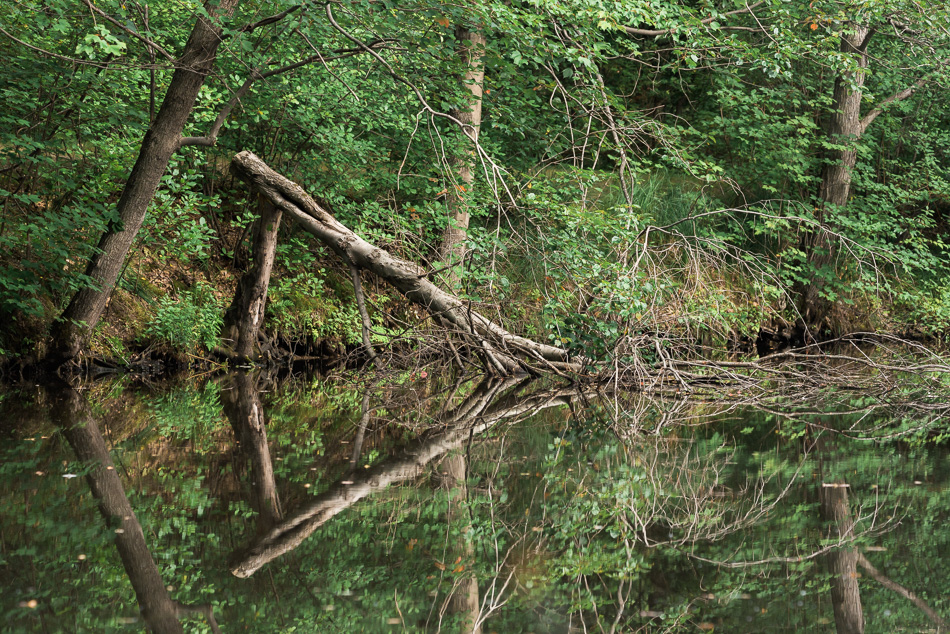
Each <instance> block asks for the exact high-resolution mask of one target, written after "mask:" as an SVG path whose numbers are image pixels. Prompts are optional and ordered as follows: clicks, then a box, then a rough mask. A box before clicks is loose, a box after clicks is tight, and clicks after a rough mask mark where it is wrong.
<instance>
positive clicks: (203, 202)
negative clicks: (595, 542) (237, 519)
mask: <svg viewBox="0 0 950 634" xmlns="http://www.w3.org/2000/svg"><path fill="white" fill-rule="evenodd" d="M31 2H32V0H30V1H27V2H26V3H25V4H24V3H20V4H17V5H15V6H10V7H5V8H3V9H0V27H2V29H3V30H2V32H0V52H2V53H3V54H4V58H5V59H6V60H8V63H7V64H6V65H5V67H4V68H3V69H2V71H0V94H3V96H4V102H5V103H7V104H9V106H10V107H9V108H8V110H7V111H6V112H4V113H2V114H0V198H2V208H0V323H2V324H3V326H2V328H0V373H2V379H3V380H7V381H9V380H17V379H19V378H20V377H27V376H29V377H34V378H40V377H44V376H47V377H48V376H58V375H69V374H77V373H78V374H87V375H95V374H101V373H113V372H124V371H131V372H133V373H136V372H138V373H143V374H156V373H157V374H161V373H163V372H167V371H172V370H178V369H188V368H194V369H198V370H201V371H207V370H209V369H213V368H217V367H224V366H229V367H234V366H237V365H246V364H248V363H252V364H253V363H257V364H275V363H277V364H280V363H284V364H286V363H291V362H292V361H293V360H295V359H296V360H298V361H300V360H303V361H320V362H323V363H327V362H334V360H338V361H339V362H342V363H350V364H353V363H364V362H376V363H383V362H386V363H392V362H393V359H395V360H397V361H398V360H400V359H405V358H406V357H407V356H412V355H419V356H420V357H421V358H430V357H433V356H438V357H441V358H442V359H445V360H448V361H449V362H450V363H453V364H454V365H455V366H456V367H457V368H458V369H459V370H460V371H464V370H465V369H466V367H467V366H469V365H477V366H479V367H480V368H481V369H482V370H483V371H485V372H488V373H491V374H497V375H502V376H504V375H510V374H520V373H525V372H527V373H532V374H550V375H552V376H558V377H560V378H566V379H570V380H575V381H600V382H609V381H613V382H614V383H615V384H618V385H619V384H621V383H624V384H627V385H630V386H636V387H639V386H641V385H648V384H651V382H655V381H659V383H662V384H664V385H665V384H667V383H668V384H670V385H679V386H680V388H683V389H685V388H686V387H687V386H688V385H689V384H690V383H691V382H695V381H699V382H703V381H710V380H725V378H723V377H730V378H729V379H728V380H733V378H734V375H736V374H737V368H739V367H742V368H743V369H744V371H747V373H748V374H749V375H756V374H757V373H766V374H767V373H768V372H775V371H776V370H775V368H774V367H771V366H772V365H774V364H775V363H777V362H779V361H781V362H782V363H786V362H787V366H788V367H787V368H786V367H785V366H783V369H782V370H781V371H783V372H784V371H786V370H788V371H790V372H792V370H791V367H792V366H794V364H795V363H800V362H802V359H804V358H805V357H808V359H809V361H810V362H811V361H814V358H815V357H819V356H821V357H828V361H829V364H830V363H831V361H830V360H832V359H834V358H835V355H836V354H838V355H840V354H843V355H844V356H847V357H848V358H849V359H850V360H851V361H853V362H855V363H865V364H866V365H868V364H873V363H883V364H884V365H885V366H893V369H894V371H895V372H904V371H908V372H910V371H913V370H914V369H915V368H919V367H921V364H923V366H925V367H931V366H933V364H937V365H940V363H941V362H939V361H938V360H937V359H938V356H937V355H936V353H934V352H932V350H939V349H941V346H943V345H944V344H945V342H946V340H947V337H948V336H950V276H948V272H950V251H948V248H947V246H946V245H947V238H948V235H950V229H948V227H947V213H948V211H950V185H948V183H950V172H948V170H950V157H948V156H947V148H948V147H950V143H948V142H947V139H948V136H947V135H948V134H950V123H948V122H950V109H948V106H947V104H948V103H950V102H948V101H947V100H946V99H945V98H944V96H945V86H946V85H947V82H946V80H947V79H948V73H950V32H948V30H947V28H946V26H945V24H946V23H947V20H944V18H948V15H947V7H946V6H945V5H943V4H934V3H926V2H925V3H904V2H900V1H898V0H888V2H884V3H878V4H876V5H875V6H874V7H870V6H866V4H862V3H853V4H852V3H844V4H840V3H839V4H840V6H839V4H834V3H829V4H828V6H824V5H821V6H818V5H816V4H815V3H811V4H809V5H808V6H807V7H805V6H802V7H798V6H795V7H790V6H789V4H788V3H786V2H779V1H778V0H775V1H772V0H764V1H762V2H758V3H755V4H754V5H746V6H738V5H737V6H735V7H731V6H723V7H719V8H715V9H709V13H708V14H707V13H703V12H698V11H699V10H698V9H696V8H695V7H691V6H687V5H686V4H683V3H677V2H672V3H665V4H664V8H663V10H658V9H657V7H655V6H651V5H643V6H641V5H640V4H638V3H636V2H631V3H625V4H622V5H620V6H618V7H616V11H615V13H612V14H604V12H603V11H602V10H600V9H598V7H597V6H595V5H590V4H587V3H585V2H583V1H579V2H573V1H572V2H569V3H556V4H552V5H544V6H533V5H532V6H528V5H525V6H520V5H519V6H510V5H506V4H502V5H496V4H494V3H490V2H487V3H482V4H473V5H471V6H466V7H464V8H462V7H451V8H450V7H445V6H443V5H438V6H436V5H428V4H426V3H425V2H421V3H415V4H413V5H412V7H409V8H408V9H407V10H406V11H403V12H399V14H398V15H396V14H388V13H387V14H386V15H382V14H378V12H374V11H369V12H368V13H367V12H363V11H356V10H353V9H352V8H349V7H345V6H336V5H334V4H332V3H331V4H327V5H322V6H321V7H316V6H309V5H307V4H294V3H285V2H283V0H279V1H275V2H274V3H272V4H273V5H274V6H273V7H270V6H269V5H268V6H269V8H270V9H273V11H272V12H270V11H269V10H268V11H263V9H262V8H261V7H258V6H257V5H253V6H252V5H248V4H247V3H245V2H243V1H242V0H225V1H224V2H220V3H217V4H215V5H213V6H212V5H210V4H209V5H208V7H206V8H205V9H204V10H203V11H194V12H192V11H191V9H183V8H181V7H180V6H178V5H175V4H170V3H165V2H159V3H157V4H155V5H154V6H151V5H150V6H149V7H147V8H144V7H139V6H138V5H137V4H134V3H133V5H126V4H124V3H119V2H112V3H106V4H105V5H102V6H98V5H96V6H94V5H92V4H90V3H87V6H86V9H88V10H83V11H80V12H79V13H76V12H75V11H74V10H73V9H74V7H72V5H71V3H69V2H54V3H52V4H49V3H46V4H44V5H43V6H40V5H39V4H37V5H36V6H35V7H34V8H35V9H36V10H35V11H34V13H36V16H33V18H35V19H31V20H26V21H25V20H24V19H23V18H24V16H25V15H26V14H25V13H23V12H24V11H27V10H28V8H29V7H31V6H33V5H32V3H31ZM667 5H668V6H667ZM409 9H411V10H409ZM703 11H705V10H703ZM383 13H385V12H383ZM31 15H32V14H31ZM661 16H662V17H661ZM895 20H897V21H898V22H899V23H900V24H901V25H903V26H902V27H901V28H892V27H893V24H894V21H895ZM288 33H289V34H290V35H289V36H288V35H287V34H288ZM222 46H223V48H222ZM727 69H728V70H727ZM314 236H315V237H316V239H314ZM898 340H903V342H904V343H905V344H906V346H905V348H906V350H907V351H912V352H908V353H907V355H906V356H905V355H903V353H902V354H897V357H900V358H902V359H903V360H902V361H900V362H895V363H896V364H895V363H892V361H883V362H880V361H873V362H870V361H866V360H863V357H864V353H863V352H861V351H860V346H862V345H871V346H876V347H878V348H881V349H886V350H890V348H891V347H893V346H894V345H896V342H897V341H898ZM832 342H843V344H844V347H845V348H847V349H848V351H846V352H843V353H841V352H840V346H839V347H838V350H839V352H836V353H829V352H827V351H828V350H830V349H831V348H832V347H833V346H832V345H831V344H832ZM931 349H932V350H931ZM920 354H923V355H924V356H925V357H926V359H925V360H923V361H922V360H921V359H920V358H917V357H918V356H919V355H920ZM377 356H381V357H384V359H380V360H377ZM737 364H745V365H737ZM766 367H770V369H768V370H766V369H765V368H766ZM933 367H936V366H933ZM940 367H941V368H942V367H943V366H942V365H941V366H940ZM941 371H942V370H941ZM657 377H662V378H661V379H658V378H657ZM710 377H712V378H710Z"/></svg>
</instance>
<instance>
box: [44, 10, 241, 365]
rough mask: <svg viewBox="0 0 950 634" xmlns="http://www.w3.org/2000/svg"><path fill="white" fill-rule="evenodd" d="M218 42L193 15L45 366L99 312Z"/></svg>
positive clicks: (87, 329) (74, 349)
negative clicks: (113, 217)
mask: <svg viewBox="0 0 950 634" xmlns="http://www.w3.org/2000/svg"><path fill="white" fill-rule="evenodd" d="M239 2H240V0H220V2H218V3H217V4H216V5H215V4H209V5H208V6H207V7H206V8H207V9H208V13H209V15H210V16H211V18H212V20H213V19H214V17H216V16H220V15H228V14H230V13H231V12H232V11H233V10H234V8H235V7H236V6H237V5H238V3H239ZM220 43H221V28H220V27H219V26H218V25H216V24H214V23H213V22H211V21H209V20H208V19H207V18H205V17H199V18H198V21H197V23H196V24H195V27H194V29H193V30H192V32H191V36H190V37H189V38H188V43H187V44H186V45H185V49H184V52H183V53H182V56H181V58H180V59H179V60H178V66H177V69H176V70H175V74H174V75H173V76H172V81H171V84H169V86H168V92H167V93H165V99H164V101H162V106H161V109H160V110H159V111H158V115H157V116H156V117H155V123H154V125H153V126H152V127H151V128H150V129H149V131H148V132H146V133H145V139H144V140H143V141H142V147H141V149H140V150H139V156H138V159H137V160H136V161H135V166H134V167H133V168H132V173H131V174H129V179H128V181H127V182H126V185H125V189H124V190H123V192H122V196H121V197H120V198H119V202H118V203H117V205H116V211H117V213H118V216H119V220H118V221H117V222H113V223H111V224H110V226H109V228H108V229H107V230H106V232H105V233H104V234H103V235H102V237H101V238H100V239H99V244H98V251H97V253H96V254H95V255H94V256H93V257H92V258H91V259H90V260H89V263H88V265H87V266H86V275H87V276H89V278H91V280H92V282H93V286H86V287H84V288H81V289H79V290H78V291H77V292H76V294H75V295H73V297H72V299H71V300H70V302H69V305H68V306H67V307H66V310H65V311H63V314H62V315H60V317H59V319H58V320H57V322H56V323H55V324H54V327H53V333H52V341H51V343H50V349H49V353H48V354H47V361H48V362H49V363H50V364H53V365H60V364H62V363H65V362H66V361H69V360H70V359H73V358H75V357H76V356H77V355H78V354H79V353H80V352H81V351H82V348H83V347H84V346H85V345H86V343H87V342H88V340H89V337H90V336H91V334H92V332H93V330H94V329H95V327H96V324H97V323H98V321H99V318H100V317H101V316H102V311H103V310H105V307H106V304H107V303H108V300H109V295H110V294H111V293H112V289H113V287H114V286H115V283H116V280H117V279H118V276H119V272H120V271H121V270H122V265H123V263H124V262H125V258H126V256H127V255H128V252H129V249H130V248H131V246H132V243H133V241H134V240H135V236H136V234H137V233H138V231H139V228H140V227H141V226H142V221H143V220H144V219H145V214H146V212H147V210H148V206H149V203H151V201H152V198H153V196H154V195H155V190H156V189H157V188H158V185H159V183H160V182H161V178H162V175H163V174H164V173H165V169H166V168H167V167H168V161H169V160H170V159H171V157H172V154H174V153H175V151H176V150H178V147H179V142H180V140H181V135H182V130H183V129H184V127H185V123H187V121H188V117H189V116H190V115H191V111H192V109H193V108H194V105H195V99H196V98H197V97H198V90H199V89H200V88H201V85H202V84H203V83H204V81H205V78H206V77H207V76H208V74H209V72H210V71H211V68H212V67H213V66H214V62H215V56H216V55H217V51H218V46H219V45H220Z"/></svg>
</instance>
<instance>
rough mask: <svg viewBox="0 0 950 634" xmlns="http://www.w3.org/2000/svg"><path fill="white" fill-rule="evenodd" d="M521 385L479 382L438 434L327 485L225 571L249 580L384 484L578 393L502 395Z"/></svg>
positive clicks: (419, 471)
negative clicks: (506, 423)
mask: <svg viewBox="0 0 950 634" xmlns="http://www.w3.org/2000/svg"><path fill="white" fill-rule="evenodd" d="M522 381H523V379H522V378H516V377H509V378H506V379H495V380H487V381H485V382H483V383H482V384H481V385H479V386H478V388H476V390H475V391H474V393H473V394H472V395H471V396H469V397H468V398H467V399H465V401H464V402H463V403H462V404H461V405H459V406H458V407H457V408H456V409H454V410H452V411H451V412H449V413H448V414H446V415H445V416H443V417H441V418H440V419H439V420H438V421H437V422H438V423H440V424H441V426H442V427H441V428H442V429H443V430H444V431H442V432H440V433H437V434H433V435H430V436H427V437H424V438H423V439H422V440H420V441H418V442H416V443H415V444H413V445H411V446H410V447H409V448H408V449H406V450H405V451H403V452H401V453H400V454H398V455H395V456H392V457H391V458H388V459H386V460H383V461H382V462H380V463H378V464H376V465H374V466H372V467H371V468H369V469H364V470H362V471H359V472H357V473H353V474H350V475H346V476H344V477H343V478H341V479H340V480H338V481H337V482H335V483H333V484H331V485H330V487H329V489H328V490H327V491H325V492H324V493H322V494H320V495H318V496H316V497H315V498H313V500H312V501H310V502H309V503H307V504H306V505H304V506H303V507H302V508H300V509H298V510H297V511H296V512H295V513H293V514H292V515H290V516H289V517H287V518H286V519H284V520H283V521H282V522H281V523H280V524H279V525H277V526H275V527H274V528H273V529H272V530H270V531H269V532H268V533H267V534H266V535H264V536H263V537H261V538H260V539H258V540H257V541H256V542H255V543H254V544H252V545H251V547H250V548H248V549H247V550H246V551H244V552H243V553H239V554H237V558H236V560H235V562H234V564H233V565H232V567H231V572H232V573H233V574H234V575H235V576H237V577H242V578H244V577H250V576H251V575H253V574H254V573H255V572H257V571H258V570H259V569H260V568H261V567H262V566H264V565H266V564H267V563H269V562H271V561H273V560H274V559H277V558H278V557H280V556H281V555H283V554H285V553H288V552H290V551H292V550H293V549H294V548H296V547H297V546H299V545H300V544H301V543H303V541H304V540H305V539H306V538H307V537H309V536H310V535H311V534H312V533H313V531H315V530H316V529H317V528H319V527H320V526H322V525H323V524H325V523H326V522H328V521H329V520H330V519H332V518H333V517H334V516H335V515H336V514H337V513H340V512H341V511H343V510H344V509H346V508H349V507H350V506H352V505H353V504H355V503H356V502H358V501H359V500H361V499H363V498H365V497H368V496H370V495H373V494H375V493H377V492H379V491H382V490H384V489H385V488H386V487H388V486H389V485H390V484H393V483H396V482H401V481H403V480H408V479H410V478H415V477H418V476H420V475H422V473H423V471H424V468H425V466H426V465H428V464H429V463H431V462H432V461H434V460H436V459H437V458H439V457H440V456H443V455H445V454H446V453H447V452H449V451H451V450H452V449H456V448H458V447H461V446H462V445H463V444H464V443H466V442H468V441H469V440H470V439H472V438H474V437H477V436H478V435H479V434H481V433H482V432H484V431H485V430H487V429H489V428H491V427H492V426H494V425H495V424H497V423H498V422H500V421H502V420H506V419H515V422H517V421H518V420H522V419H524V418H527V417H529V416H531V415H533V414H535V413H537V412H539V411H541V410H543V409H546V408H548V407H554V406H557V405H565V404H567V403H569V402H571V400H572V399H574V398H576V397H577V396H578V395H580V394H581V389H580V388H576V387H575V388H564V389H557V390H547V391H543V392H540V393H537V394H532V395H530V396H518V395H514V394H509V395H506V396H502V395H503V393H504V392H505V391H507V390H508V389H509V388H513V387H515V386H516V385H519V384H520V383H522Z"/></svg>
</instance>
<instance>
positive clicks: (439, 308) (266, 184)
mask: <svg viewBox="0 0 950 634" xmlns="http://www.w3.org/2000/svg"><path fill="white" fill-rule="evenodd" d="M231 167H232V170H233V171H234V172H235V173H236V174H237V176H238V177H240V178H242V179H244V180H245V181H247V182H248V183H249V184H251V185H252V186H253V187H254V188H255V189H257V190H258V191H259V192H260V193H262V194H263V195H264V196H266V197H267V198H269V199H270V200H271V201H272V202H273V203H274V205H276V206H277V207H279V208H280V209H282V210H283V211H284V212H286V213H287V214H288V215H289V216H291V217H292V218H293V219H294V220H296V221H297V222H298V223H299V224H300V226H301V227H303V228H304V229H305V230H306V231H308V232H309V233H311V234H313V235H314V236H316V237H317V238H319V239H320V240H321V241H322V242H323V243H324V244H325V245H327V247H329V248H330V249H331V250H333V251H334V252H335V253H336V254H337V255H339V256H340V257H341V258H342V259H343V261H344V262H345V263H346V264H347V266H349V265H350V264H352V265H355V266H357V267H359V268H361V269H367V270H369V271H371V272H372V273H374V274H375V275H378V276H379V277H381V278H382V279H384V280H385V281H386V282H388V283H389V284H391V285H392V286H393V287H394V288H396V289H397V290H398V291H399V292H401V293H402V294H403V295H405V297H406V298H407V299H408V300H410V301H411V302H414V303H416V304H418V305H420V306H422V307H423V308H425V309H426V310H428V311H429V312H430V313H431V314H432V315H433V316H435V317H436V318H437V319H439V320H440V321H441V322H443V323H445V324H446V325H449V326H452V327H454V328H455V329H456V330H457V331H458V333H460V334H461V335H462V336H463V337H464V338H466V339H467V340H468V341H469V342H470V343H471V344H472V345H473V346H474V347H476V349H479V350H481V352H482V353H483V354H484V355H485V356H486V358H487V359H488V360H489V367H490V369H492V370H493V371H496V372H498V373H499V374H511V373H518V372H521V371H525V370H531V369H533V368H534V367H535V366H539V367H542V368H545V369H548V370H555V371H561V370H566V371H570V372H579V371H580V370H581V369H582V364H583V363H584V362H585V360H584V359H582V358H575V359H572V358H571V357H570V355H569V353H568V352H567V351H566V350H563V349H562V348H557V347H555V346H549V345H546V344H542V343H537V342H535V341H532V340H530V339H526V338H524V337H519V336H517V335H514V334H512V333H510V332H508V331H507V330H505V329H504V328H502V327H501V326H500V325H498V324H496V323H494V322H492V321H491V320H489V319H487V318H486V317H483V316H482V315H480V314H479V313H477V312H475V311H474V310H472V309H471V307H470V306H469V305H467V304H466V303H465V302H463V301H462V300H460V299H459V298H457V297H455V296H454V295H452V294H450V293H447V292H445V291H443V290H442V289H440V288H438V287H437V286H436V285H435V284H433V283H432V282H430V281H429V280H428V274H427V273H426V272H425V271H424V270H423V269H421V268H420V267H418V266H416V265H415V264H412V263H411V262H407V261H405V260H402V259H400V258H397V257H395V256H393V255H391V254H390V253H388V252H387V251H385V250H383V249H380V248H379V247H376V246H374V245H372V244H370V243H368V242H366V241H365V240H363V239H362V238H360V237H359V236H358V235H356V234H355V233H353V232H352V231H350V230H349V229H348V228H347V227H345V226H344V225H343V224H341V223H340V222H339V221H338V220H337V219H336V218H334V217H333V216H332V215H330V213H329V212H327V211H326V210H325V209H323V207H321V206H320V205H319V204H317V202H316V201H315V200H313V198H311V197H310V196H309V195H308V194H307V192H305V191H304V190H303V188H302V187H300V186H299V185H297V184H296V183H294V182H292V181H290V180H288V179H287V178H285V177H283V176H281V175H280V174H278V173H277V172H275V171H274V170H272V169H270V168H269V167H268V166H267V165H266V164H265V163H264V162H263V161H262V160H261V159H259V158H258V157H257V156H255V155H254V154H252V153H251V152H241V153H239V154H238V155H237V156H235V157H234V159H233V160H232V161H231ZM529 362H531V363H533V364H534V366H532V365H529Z"/></svg>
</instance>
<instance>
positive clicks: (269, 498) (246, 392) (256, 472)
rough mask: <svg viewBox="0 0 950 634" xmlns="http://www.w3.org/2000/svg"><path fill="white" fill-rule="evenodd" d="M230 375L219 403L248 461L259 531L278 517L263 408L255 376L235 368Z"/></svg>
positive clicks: (268, 527)
mask: <svg viewBox="0 0 950 634" xmlns="http://www.w3.org/2000/svg"><path fill="white" fill-rule="evenodd" d="M230 378H231V386H230V389H225V390H222V391H221V405H222V407H223V409H224V413H225V414H226V415H227V417H228V420H229V421H230V422H231V427H233V428H234V436H235V438H237V441H238V442H239V443H240V445H241V449H242V450H243V451H244V453H245V455H247V457H248V459H249V460H250V462H251V477H252V479H253V487H254V493H255V495H254V510H256V511H257V513H258V517H259V518H260V519H259V524H258V527H259V530H260V532H262V533H263V532H265V531H267V530H269V529H270V528H271V527H272V526H273V525H274V524H276V523H277V522H279V521H280V518H281V513H280V500H279V498H278V497H277V484H276V483H275V481H274V465H273V463H272V462H271V456H270V449H269V448H268V446H267V432H266V430H265V428H264V408H263V406H262V405H261V399H260V390H259V388H258V385H257V380H256V378H255V377H253V376H251V375H249V374H247V373H246V372H242V371H238V372H235V373H234V374H232V375H231V377H230Z"/></svg>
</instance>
